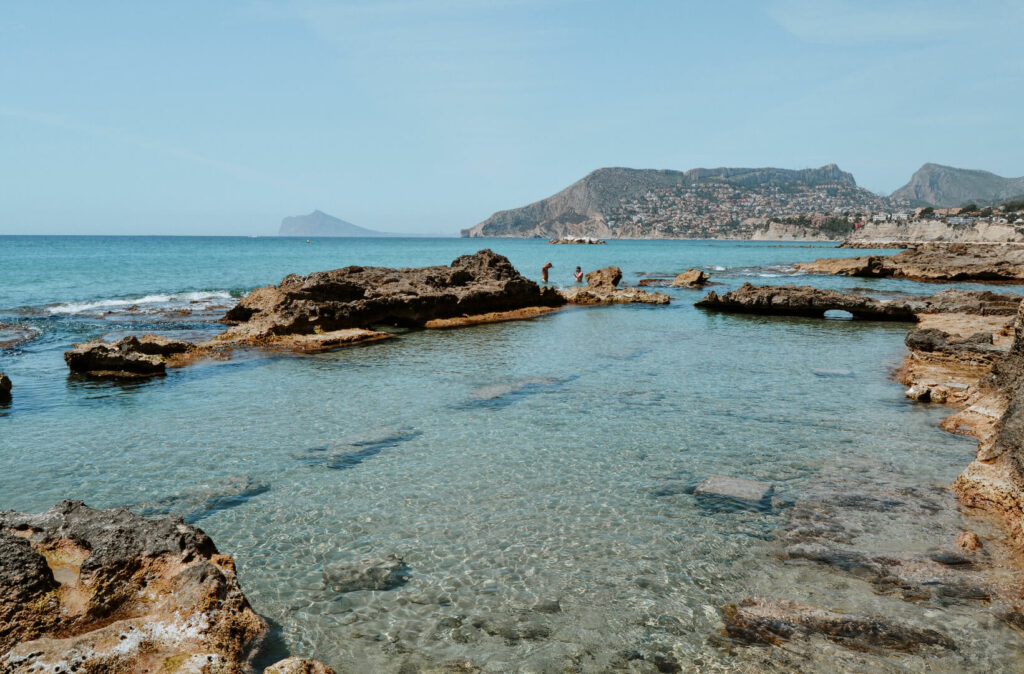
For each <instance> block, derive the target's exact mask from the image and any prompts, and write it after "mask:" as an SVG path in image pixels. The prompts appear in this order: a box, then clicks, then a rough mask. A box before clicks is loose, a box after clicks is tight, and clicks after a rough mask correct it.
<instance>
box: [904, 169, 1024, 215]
mask: <svg viewBox="0 0 1024 674" xmlns="http://www.w3.org/2000/svg"><path fill="white" fill-rule="evenodd" d="M1022 194H1024V177H1021V178H1003V177H1002V176H997V175H996V174H994V173H989V172H988V171H972V170H968V169H960V168H954V167H952V166H942V165H940V164H925V165H924V166H922V167H921V168H919V169H918V170H917V172H916V173H914V175H913V176H912V177H911V178H910V182H909V183H907V184H906V185H904V186H903V187H901V188H899V189H898V190H896V191H895V192H893V193H892V195H891V196H890V198H891V199H894V200H898V201H909V202H910V203H912V204H915V205H923V206H935V207H936V208H954V207H956V206H963V205H965V204H967V203H970V202H974V203H976V204H978V205H979V206H986V205H994V204H998V203H1002V202H1004V201H1007V200H1009V199H1012V198H1014V197H1017V196H1020V195H1022Z"/></svg>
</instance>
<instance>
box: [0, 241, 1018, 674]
mask: <svg viewBox="0 0 1024 674" xmlns="http://www.w3.org/2000/svg"><path fill="white" fill-rule="evenodd" d="M482 248H490V249H492V250H494V251H495V252H497V253H500V254H502V255H505V256H507V257H508V258H509V259H510V260H511V262H512V263H513V264H514V265H515V266H516V268H517V269H519V270H520V271H521V272H522V273H523V274H525V275H526V276H528V277H530V278H532V279H534V280H537V281H538V282H539V280H540V270H541V266H542V265H543V264H544V263H545V262H551V263H552V264H553V265H554V266H553V268H552V271H551V278H550V284H552V285H571V284H572V282H573V277H572V272H573V270H574V269H575V267H576V266H577V265H579V266H581V267H582V268H583V270H584V271H585V272H586V271H590V270H593V269H596V268H599V267H603V266H606V265H617V266H619V267H620V268H621V269H622V271H623V285H635V284H637V282H638V281H640V280H641V279H644V278H672V277H674V276H675V275H676V274H678V273H680V272H682V271H685V270H686V269H688V268H698V269H702V270H705V271H707V272H708V273H709V274H710V275H711V280H712V281H713V282H714V283H715V284H717V285H714V286H711V287H709V288H708V289H705V290H690V289H681V288H652V290H659V291H661V292H665V293H667V294H669V295H670V296H671V300H672V301H671V304H670V305H668V306H649V305H619V306H609V307H578V308H568V309H565V310H562V311H559V312H556V313H553V314H549V315H546V316H543V317H540V318H537V319H534V320H528V321H520V322H509V323H501V324H490V325H481V326H474V327H468V328H461V329H453V330H430V331H426V330H420V331H416V330H411V331H410V330H403V331H399V333H398V337H397V338H396V339H393V340H388V341H385V342H378V343H373V344H369V345H365V346H358V347H350V348H344V349H339V350H336V351H331V352H328V353H321V354H316V355H302V356H295V355H282V354H280V353H275V354H269V353H262V352H258V351H245V352H239V353H237V354H236V355H235V356H234V357H233V358H231V359H228V360H216V361H209V362H201V363H197V364H195V365H192V366H189V367H186V368H182V369H175V370H172V371H169V372H168V373H167V375H166V376H163V377H158V378H153V379H144V380H114V381H110V380H101V379H92V378H89V377H82V376H77V375H71V374H69V372H68V369H67V367H66V365H65V363H64V360H63V353H64V351H66V350H67V349H69V348H71V345H72V344H73V343H76V342H81V341H85V340H89V339H95V338H101V337H102V338H109V339H114V338H118V337H121V336H123V335H126V334H141V333H145V332H153V333H158V334H166V335H173V336H181V337H184V338H188V339H202V338H205V337H208V336H212V335H214V334H216V333H217V332H219V331H220V330H222V329H223V328H224V326H223V325H222V324H220V323H218V322H217V321H218V319H219V318H220V317H221V316H223V314H224V313H225V311H226V310H227V309H228V308H229V307H230V306H231V305H232V304H233V303H234V302H236V301H237V300H238V298H240V297H242V296H244V295H245V294H246V293H247V292H249V291H250V290H252V289H253V288H256V287H260V286H265V285H269V284H276V283H278V282H279V281H280V280H281V279H282V278H283V277H284V276H286V275H287V274H291V273H298V274H306V273H310V272H313V271H318V270H325V269H334V268H338V267H343V266H347V265H364V266H388V267H418V266H424V265H439V264H448V263H450V262H451V261H452V260H453V259H454V258H456V257H457V256H459V255H463V254H467V253H473V252H475V251H477V250H480V249H482ZM894 252H896V251H892V250H885V251H864V250H846V249H837V248H834V247H833V244H829V243H803V242H785V243H776V242H732V241H622V240H613V241H609V242H608V243H607V244H606V245H549V244H547V243H546V242H545V241H541V240H528V239H456V238H436V239H424V238H387V239H325V238H317V239H310V240H306V239H300V238H277V237H251V238H247V237H237V238H235V237H99V236H96V237H72V236H2V237H0V259H2V260H3V265H2V267H0V343H3V344H6V346H4V347H0V371H2V372H6V373H7V374H8V375H9V376H10V377H11V379H12V380H13V382H14V390H13V397H12V399H11V400H10V401H9V402H8V403H4V404H2V405H0V468H2V469H0V509H16V510H21V511H42V510H44V509H46V508H49V507H50V506H52V505H54V504H55V503H57V502H59V501H61V500H63V499H77V500H82V501H84V502H86V503H87V504H89V505H90V506H93V507H97V508H109V507H115V506H117V507H120V506H124V507H128V508H130V509H132V510H133V511H135V512H137V513H139V514H142V515H146V516H151V517H155V516H162V515H176V516H181V517H183V518H184V519H185V521H187V522H189V523H192V524H194V525H196V526H198V527H200V528H202V529H203V530H204V531H205V532H206V533H208V534H209V535H210V536H211V537H212V538H213V540H214V541H215V543H216V545H217V547H218V548H219V549H220V551H222V552H224V553H228V554H230V555H232V556H233V557H234V559H235V560H236V562H237V567H238V578H239V581H240V583H241V585H242V588H243V590H244V592H245V593H246V595H247V597H248V598H249V600H250V602H251V604H252V606H253V607H254V608H255V610H256V611H257V612H259V613H260V614H262V615H264V616H266V617H267V618H268V619H269V620H270V621H271V624H272V633H271V635H270V637H268V639H267V641H266V644H265V646H264V650H263V652H262V654H261V656H260V662H263V663H266V662H270V661H272V660H273V659H276V658H279V657H283V656H285V655H287V654H293V655H301V656H305V657H312V658H317V659H319V660H322V661H323V662H325V663H327V664H329V665H331V666H333V667H335V668H337V669H338V671H344V672H413V671H449V670H444V669H443V668H444V667H449V668H458V667H463V669H459V670H457V671H473V670H472V667H476V668H479V669H480V670H482V671H484V672H604V671H635V672H646V671H702V672H703V671H763V670H764V669H766V668H769V667H772V666H774V668H775V669H778V670H783V671H786V670H791V671H823V670H827V671H851V672H852V671H899V672H904V671H932V672H992V671H1020V669H1021V663H1022V662H1024V635H1022V634H1021V632H1019V631H1015V630H1013V629H1011V628H1010V627H1008V626H1006V625H1005V624H1004V623H1003V622H1001V621H1000V620H999V619H998V615H997V612H998V610H997V607H996V605H995V604H994V603H993V602H988V601H977V600H969V599H955V598H952V599H951V598H943V599H941V600H935V599H931V600H927V599H913V598H910V599H908V598H906V597H904V596H901V595H900V594H899V593H898V592H886V591H882V590H880V589H879V587H878V585H877V584H872V583H871V582H869V580H868V579H865V578H862V577H860V576H858V575H857V574H856V573H851V572H850V570H849V569H844V568H841V567H837V566H836V565H829V564H819V563H815V562H812V561H806V560H798V559H791V558H789V557H787V555H786V554H785V553H784V552H783V551H782V542H781V541H782V540H783V539H784V538H785V536H786V535H788V534H787V532H792V530H793V527H794V520H793V514H794V513H796V512H806V508H807V507H810V508H812V509H814V508H817V509H818V511H820V513H821V515H822V517H826V518H831V519H830V520H829V521H831V522H835V523H837V524H838V526H840V527H844V528H845V530H847V531H848V532H852V533H851V534H850V539H849V540H848V541H847V542H848V543H849V544H850V545H853V546H857V547H858V549H861V550H864V551H866V552H868V553H870V554H896V555H899V554H918V553H919V554H929V552H930V551H934V550H936V549H938V548H943V547H948V546H950V545H951V544H952V540H953V537H955V535H956V533H957V532H958V531H960V530H961V529H970V530H972V531H977V532H978V533H980V534H982V535H983V537H985V536H998V533H997V532H996V530H995V529H994V528H993V526H992V524H991V523H990V522H988V521H986V520H984V519H983V518H981V517H979V516H977V515H975V514H972V513H967V512H963V511H961V510H960V509H958V507H957V506H956V502H955V499H954V498H953V497H952V495H951V494H950V492H949V490H948V486H949V485H950V483H951V482H952V480H953V479H954V478H955V477H956V476H957V475H958V474H959V473H960V472H961V471H962V470H963V469H964V468H965V467H966V466H967V464H968V463H969V462H970V461H971V459H972V458H973V455H974V450H975V446H976V443H975V441H974V440H972V439H969V438H963V437H959V436H955V435H952V434H949V433H945V432H943V431H941V430H940V429H939V428H938V424H939V422H940V421H941V420H942V419H943V418H944V417H945V416H946V415H947V414H949V412H950V410H949V409H948V408H943V407H941V406H932V405H924V404H915V403H912V402H909V401H908V400H907V399H906V398H905V397H904V391H903V387H902V386H901V385H899V384H898V383H896V382H894V381H893V378H892V375H893V373H894V370H895V369H896V368H897V367H898V366H899V363H900V361H901V359H902V358H903V356H904V355H905V354H906V348H905V346H904V344H903V339H904V337H905V335H906V332H907V330H908V329H909V326H908V325H907V324H901V323H882V322H870V321H853V320H849V318H850V317H849V316H845V315H842V314H836V315H831V314H830V315H829V316H827V317H826V318H825V319H804V318H779V317H759V316H746V315H728V314H721V313H709V312H706V311H703V310H700V309H697V308H695V307H694V306H693V305H694V302H696V301H697V300H699V299H700V298H701V297H702V296H703V295H704V294H705V293H706V292H707V290H714V291H716V292H719V293H721V292H724V291H728V290H730V289H733V288H736V287H738V286H740V285H741V284H743V283H745V282H751V283H755V284H780V283H795V284H811V285H815V286H819V287H823V288H835V289H842V290H858V291H859V292H863V293H865V294H869V295H873V296H877V297H894V296H899V295H902V294H931V293H933V292H937V291H938V290H941V289H942V288H944V287H948V286H945V285H941V284H921V283H915V282H912V281H906V280H894V279H859V278H847V277H832V276H811V275H804V274H800V273H797V271H796V270H795V268H794V264H795V263H798V262H803V261H810V260H814V259H817V258H821V257H837V256H853V255H863V254H869V253H877V254H891V253H894ZM956 287H963V288H981V286H972V285H971V284H957V285H956ZM1000 290H1004V291H1013V292H1024V288H1013V287H1000ZM712 476H728V477H738V478H744V479H749V480H756V481H759V482H763V483H767V484H768V485H770V486H771V488H772V492H771V495H770V501H769V502H768V503H767V505H765V504H762V506H763V507H761V506H759V507H756V508H751V507H748V506H747V505H745V504H741V503H733V502H728V501H720V500H716V499H710V500H709V499H708V498H702V497H700V496H699V495H698V494H697V493H695V490H696V488H697V486H698V485H699V484H701V483H702V482H704V481H705V480H707V479H708V478H711V477H712ZM921 495H924V496H922V498H924V497H926V500H927V501H928V502H929V503H933V504H934V503H939V504H941V505H942V507H930V508H926V507H916V506H914V499H915V498H917V497H918V496H921ZM887 499H888V500H887ZM844 503H845V504H847V505H848V506H849V507H845V506H844V505H843V504H844ZM879 503H881V504H883V505H877V504H879ZM808 504H809V505H808ZM872 504H875V505H872ZM901 504H902V505H901ZM908 504H909V505H908ZM904 506H905V507H904ZM802 508H803V510H802ZM398 560H400V561H398ZM374 564H384V565H388V564H390V565H391V566H390V567H388V568H392V569H397V571H396V573H395V574H394V578H393V580H394V582H393V583H391V585H392V586H391V587H389V588H387V589H385V588H380V589H352V588H351V587H348V586H347V585H346V583H345V579H346V578H351V569H353V568H359V567H360V565H362V566H363V567H365V566H367V565H370V566H372V565H374ZM752 597H775V598H782V599H790V600H795V601H800V602H805V603H808V604H811V605H814V606H820V607H826V608H829V609H832V610H836V611H841V612H846V613H851V614H857V615H872V616H882V617H884V618H886V619H893V620H902V621H905V622H907V623H909V624H912V625H914V626H917V627H921V628H928V629H934V630H937V631H940V632H942V633H944V634H946V635H948V636H949V637H950V638H951V639H952V640H953V641H954V642H955V643H956V645H957V648H956V649H955V650H950V649H924V650H921V651H918V652H910V653H904V652H899V651H887V650H878V651H873V650H869V651H858V650H851V649H848V648H844V647H842V646H841V645H837V644H833V643H832V642H829V641H825V640H823V641H822V642H821V644H824V645H818V646H815V647H814V648H810V649H807V648H804V649H801V648H800V647H798V646H797V645H793V644H790V645H788V646H783V647H779V648H776V649H771V648H768V647H756V646H745V645H742V644H738V643H735V642H733V641H730V640H729V639H728V638H726V637H725V635H724V632H723V630H724V622H723V607H725V606H728V605H730V604H735V603H738V602H741V601H743V600H745V599H749V598H752ZM779 653H781V655H779ZM780 657H781V658H782V659H781V660H780V659H778V658H780ZM432 668H433V669H432ZM451 671H456V670H455V669H453V670H451Z"/></svg>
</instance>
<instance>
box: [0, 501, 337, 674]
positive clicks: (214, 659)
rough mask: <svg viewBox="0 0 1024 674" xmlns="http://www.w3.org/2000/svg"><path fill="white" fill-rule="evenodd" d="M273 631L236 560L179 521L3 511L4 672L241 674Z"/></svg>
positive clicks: (74, 508)
mask: <svg viewBox="0 0 1024 674" xmlns="http://www.w3.org/2000/svg"><path fill="white" fill-rule="evenodd" d="M267 630H268V625H267V622H266V621H265V620H264V619H263V618H262V617H260V616H259V615H258V614H256V613H255V612H254V611H253V610H252V608H251V607H250V606H249V602H248V601H247V600H246V598H245V595H244V594H243V593H242V589H241V587H240V586H239V584H238V580H237V578H236V576H235V565H234V561H233V560H232V559H231V557H229V556H227V555H222V554H220V553H218V551H217V548H216V546H215V545H214V544H213V541H211V540H210V538H209V537H207V536H206V534H204V533H203V532H202V531H201V530H199V529H197V528H195V527H192V526H188V525H186V524H184V523H183V522H182V521H181V520H180V519H174V518H164V519H160V520H147V519H144V518H142V517H138V516H136V515H133V514H132V513H130V512H129V511H128V510H125V509H118V510H93V509H92V508H89V507H88V506H86V505H85V504H83V503H81V502H77V501H64V502H62V503H58V504H57V505H56V506H54V507H53V508H51V509H50V510H48V511H46V512H43V513H40V514H29V513H19V512H14V511H6V512H3V513H0V670H2V671H4V672H11V673H20V672H25V673H26V674H27V673H28V672H41V671H46V672H68V673H70V672H146V671H150V672H166V673H168V674H171V673H174V672H205V673H209V674H213V673H215V672H216V673H224V674H236V673H237V674H245V673H247V672H250V671H251V670H252V667H251V664H252V660H253V657H254V656H255V655H256V652H257V649H258V647H259V645H260V643H261V640H262V639H263V637H264V636H265V635H266V633H267ZM307 662H308V661H307ZM317 664H318V663H317ZM275 666H276V667H278V670H277V671H280V672H302V671H321V672H327V671H329V670H328V669H326V668H323V666H322V665H320V667H322V669H320V670H315V669H314V670H310V669H294V668H293V665H292V664H289V663H288V662H287V661H286V662H284V663H279V664H278V665H275ZM289 667H292V668H290V669H289Z"/></svg>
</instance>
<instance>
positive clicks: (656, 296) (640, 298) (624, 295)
mask: <svg viewBox="0 0 1024 674" xmlns="http://www.w3.org/2000/svg"><path fill="white" fill-rule="evenodd" d="M586 278H587V285H586V287H584V288H581V287H572V288H562V289H560V290H559V291H558V292H559V293H560V294H561V296H562V297H563V298H564V299H565V300H566V301H567V302H569V303H570V304H668V303H669V301H670V300H669V296H668V295H665V294H664V293H650V292H647V291H645V290H640V289H639V288H619V287H618V285H619V281H621V280H622V270H621V269H619V268H618V267H615V266H611V267H604V268H602V269H595V270H594V271H592V272H590V273H588V274H587V277H586Z"/></svg>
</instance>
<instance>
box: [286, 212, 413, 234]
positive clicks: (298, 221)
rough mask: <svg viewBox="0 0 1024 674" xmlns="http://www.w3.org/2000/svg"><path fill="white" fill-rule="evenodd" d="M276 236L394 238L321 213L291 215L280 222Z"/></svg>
mask: <svg viewBox="0 0 1024 674" xmlns="http://www.w3.org/2000/svg"><path fill="white" fill-rule="evenodd" d="M277 235H278V236H367V237H369V236H395V235H394V234H389V233H387V232H377V231H374V230H372V229H366V228H365V227H360V226H358V225H353V224H352V223H351V222H346V221H344V220H342V219H340V218H336V217H334V216H333V215H328V214H327V213H324V212H323V211H313V212H312V213H310V214H309V215H293V216H290V217H287V218H285V219H283V220H281V229H280V230H278V232H277Z"/></svg>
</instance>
